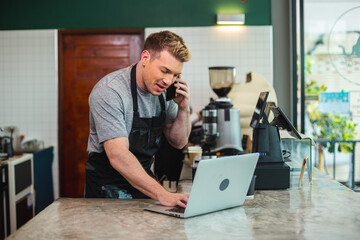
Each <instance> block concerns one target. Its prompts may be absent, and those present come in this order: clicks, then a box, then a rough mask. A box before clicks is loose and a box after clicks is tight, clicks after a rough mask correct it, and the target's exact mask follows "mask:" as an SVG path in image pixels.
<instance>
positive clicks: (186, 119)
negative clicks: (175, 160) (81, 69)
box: [85, 31, 191, 207]
mask: <svg viewBox="0 0 360 240" xmlns="http://www.w3.org/2000/svg"><path fill="white" fill-rule="evenodd" d="M189 60H190V51H189V49H188V48H187V47H186V45H185V43H184V41H183V39H182V38H181V37H180V36H178V35H176V34H174V33H172V32H170V31H162V32H158V33H153V34H151V35H150V36H149V37H148V38H147V39H146V40H145V44H144V49H143V52H142V53H141V59H140V61H139V62H138V63H137V64H135V65H133V66H130V67H128V68H124V69H120V70H118V71H116V72H113V73H110V74H109V75H107V76H105V77H104V78H103V79H101V80H100V81H99V82H98V83H97V84H96V85H95V87H94V88H93V90H92V92H91V94H90V97H89V105H90V136H89V141H88V149H87V151H88V154H89V159H88V161H87V162H86V165H85V169H86V187H85V197H106V198H144V197H146V196H148V197H151V198H153V199H155V200H158V201H159V202H160V203H161V204H162V205H165V206H176V205H178V206H181V207H186V203H187V200H188V196H187V195H183V194H178V193H169V192H167V191H166V190H165V189H164V188H163V187H162V186H161V185H160V184H159V183H158V182H157V181H156V180H155V179H154V176H153V173H152V172H151V170H150V167H151V164H152V163H153V156H154V154H155V153H156V151H157V150H158V148H159V145H160V138H161V135H162V133H164V135H165V136H166V138H167V140H168V141H169V143H170V144H171V145H172V146H174V147H176V148H179V149H180V148H183V147H184V146H185V145H186V143H187V141H188V137H189V134H190V130H191V123H190V106H189V97H190V92H189V88H188V85H187V83H186V82H185V81H184V80H183V79H181V77H180V75H181V72H182V69H183V64H184V62H187V61H189ZM175 81H176V82H175ZM173 83H175V87H176V93H177V96H176V97H175V98H174V100H171V101H166V102H165V100H164V91H165V90H166V89H167V88H168V87H169V86H170V85H171V84H173ZM169 160H171V159H169ZM145 195H146V196H145Z"/></svg>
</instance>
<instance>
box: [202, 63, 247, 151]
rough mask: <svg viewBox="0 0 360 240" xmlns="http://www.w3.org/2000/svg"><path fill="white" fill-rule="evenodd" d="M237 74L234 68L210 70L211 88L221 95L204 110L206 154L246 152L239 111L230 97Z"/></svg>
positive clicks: (213, 68) (204, 149) (204, 148)
mask: <svg viewBox="0 0 360 240" xmlns="http://www.w3.org/2000/svg"><path fill="white" fill-rule="evenodd" d="M235 75H236V68H235V67H209V77H210V86H211V88H212V90H213V91H214V92H215V93H216V95H217V96H218V99H216V100H213V99H211V101H210V103H209V104H208V105H207V106H206V107H205V108H204V109H203V110H202V112H201V113H202V119H203V125H202V129H203V139H202V141H201V147H202V149H203V155H218V156H219V155H224V156H228V155H236V154H240V153H241V152H242V151H243V148H242V143H241V130H240V110H239V109H236V108H233V105H232V104H231V103H230V99H229V98H227V94H228V93H229V92H230V90H231V88H232V86H233V84H234V81H235Z"/></svg>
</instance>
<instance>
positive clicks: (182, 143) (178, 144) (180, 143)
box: [169, 139, 188, 149]
mask: <svg viewBox="0 0 360 240" xmlns="http://www.w3.org/2000/svg"><path fill="white" fill-rule="evenodd" d="M169 143H170V145H171V146H173V147H174V148H176V149H183V148H184V147H185V146H186V144H187V143H188V140H187V139H186V140H185V141H176V142H174V141H169Z"/></svg>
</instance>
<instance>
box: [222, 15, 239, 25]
mask: <svg viewBox="0 0 360 240" xmlns="http://www.w3.org/2000/svg"><path fill="white" fill-rule="evenodd" d="M216 23H217V24H221V25H223V24H226V25H239V24H245V14H218V15H217V22H216Z"/></svg>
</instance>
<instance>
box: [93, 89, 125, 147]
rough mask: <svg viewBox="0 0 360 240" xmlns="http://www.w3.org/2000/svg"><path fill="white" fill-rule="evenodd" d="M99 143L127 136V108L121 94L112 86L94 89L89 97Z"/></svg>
mask: <svg viewBox="0 0 360 240" xmlns="http://www.w3.org/2000/svg"><path fill="white" fill-rule="evenodd" d="M89 106H90V113H91V115H92V118H93V121H94V125H95V130H96V134H97V136H98V141H99V143H100V144H101V143H103V142H104V141H106V140H109V139H112V138H118V137H127V136H128V133H127V130H126V123H125V122H126V121H125V113H124V112H125V110H124V104H123V101H122V98H121V96H120V95H119V94H118V93H117V92H116V91H115V90H113V89H112V88H110V87H108V86H103V87H102V88H97V89H95V91H93V92H92V93H91V95H90V98H89Z"/></svg>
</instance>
